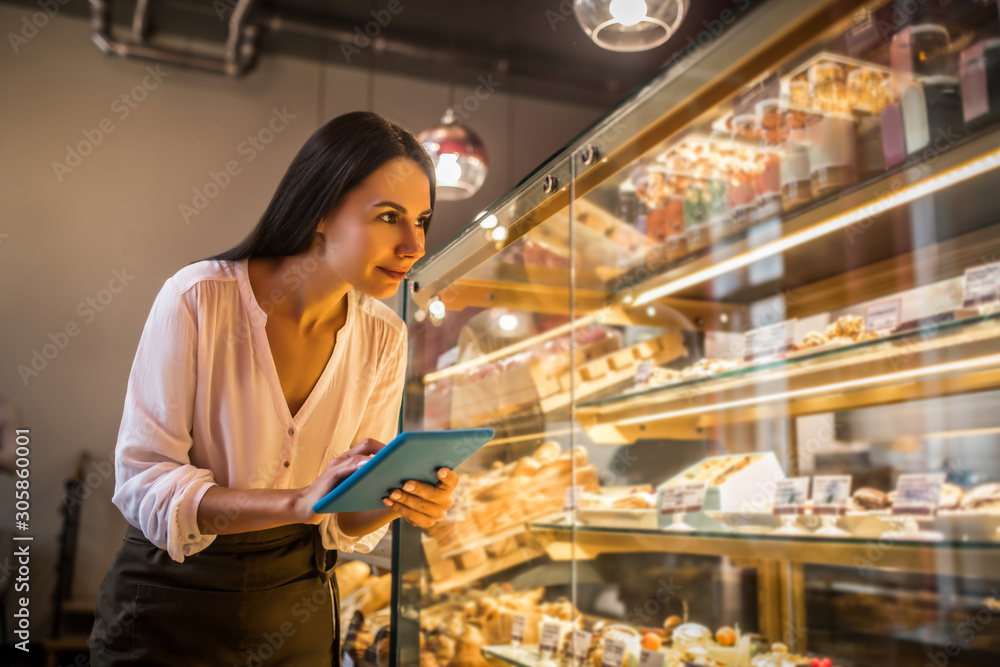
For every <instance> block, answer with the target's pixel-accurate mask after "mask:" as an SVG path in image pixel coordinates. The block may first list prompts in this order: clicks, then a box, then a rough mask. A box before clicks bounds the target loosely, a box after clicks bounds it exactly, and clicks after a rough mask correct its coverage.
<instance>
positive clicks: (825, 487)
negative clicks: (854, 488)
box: [812, 475, 851, 515]
mask: <svg viewBox="0 0 1000 667" xmlns="http://www.w3.org/2000/svg"><path fill="white" fill-rule="evenodd" d="M850 497H851V476H850V475H829V476H817V477H813V488H812V499H813V514H835V515H840V514H845V513H846V512H847V499H848V498H850Z"/></svg>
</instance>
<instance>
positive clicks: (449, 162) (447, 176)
mask: <svg viewBox="0 0 1000 667" xmlns="http://www.w3.org/2000/svg"><path fill="white" fill-rule="evenodd" d="M417 140H418V141H420V143H421V144H422V145H423V147H424V150H425V151H427V154H428V155H429V156H430V158H431V160H432V161H433V162H434V172H435V175H436V176H437V198H438V199H443V200H445V201H455V200H458V199H468V198H469V197H471V196H472V195H474V194H476V192H478V191H479V188H481V187H482V186H483V181H485V180H486V171H487V168H488V167H489V163H488V161H487V159H486V147H485V146H484V145H483V142H482V141H481V140H480V139H479V137H478V136H476V133H475V132H473V131H472V130H469V129H466V128H464V127H462V126H461V125H459V124H458V120H457V119H456V118H455V112H454V111H453V110H452V109H451V108H449V109H448V110H447V111H445V113H444V116H443V117H442V118H441V124H440V125H438V126H437V127H432V128H431V129H429V130H424V131H423V132H421V133H420V134H419V135H418V136H417Z"/></svg>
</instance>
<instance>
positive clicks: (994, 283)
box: [962, 264, 1000, 308]
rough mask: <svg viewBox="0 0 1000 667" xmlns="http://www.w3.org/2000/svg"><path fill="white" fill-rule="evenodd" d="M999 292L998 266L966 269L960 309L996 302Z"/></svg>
mask: <svg viewBox="0 0 1000 667" xmlns="http://www.w3.org/2000/svg"><path fill="white" fill-rule="evenodd" d="M998 292H1000V264H984V265H982V266H977V267H975V268H973V269H966V271H965V282H964V283H963V294H964V296H963V298H962V307H963V308H972V307H973V306H978V305H980V304H984V303H992V302H994V301H996V300H997V297H998Z"/></svg>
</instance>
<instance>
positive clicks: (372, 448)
mask: <svg viewBox="0 0 1000 667" xmlns="http://www.w3.org/2000/svg"><path fill="white" fill-rule="evenodd" d="M383 447H385V443H383V442H379V441H378V440H376V439H375V438H366V439H365V440H362V441H361V442H359V443H358V444H356V445H354V446H353V447H351V448H350V449H348V450H347V451H346V452H345V453H344V454H343V456H349V455H350V456H358V455H364V456H374V455H375V454H378V453H379V451H380V450H381V449H382V448H383Z"/></svg>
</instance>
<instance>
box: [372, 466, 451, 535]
mask: <svg viewBox="0 0 1000 667" xmlns="http://www.w3.org/2000/svg"><path fill="white" fill-rule="evenodd" d="M438 479H439V480H441V481H439V482H438V483H437V484H425V483H424V482H417V481H415V480H410V481H408V482H406V483H405V484H404V485H403V488H402V489H396V490H394V491H393V492H392V493H390V494H389V497H388V498H386V500H385V506H386V507H388V508H390V509H391V510H393V511H394V512H395V513H396V514H398V515H399V516H401V517H403V518H404V519H406V520H407V521H409V522H410V523H412V524H414V525H415V526H420V527H421V528H429V527H430V526H432V525H434V524H435V523H437V522H438V521H439V520H441V519H443V518H444V516H445V514H447V512H448V510H449V509H450V508H451V506H452V505H454V504H455V498H454V491H455V486H456V485H457V484H458V475H456V474H455V473H454V472H453V471H451V470H448V469H446V468H442V469H441V470H440V471H439V472H438Z"/></svg>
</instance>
